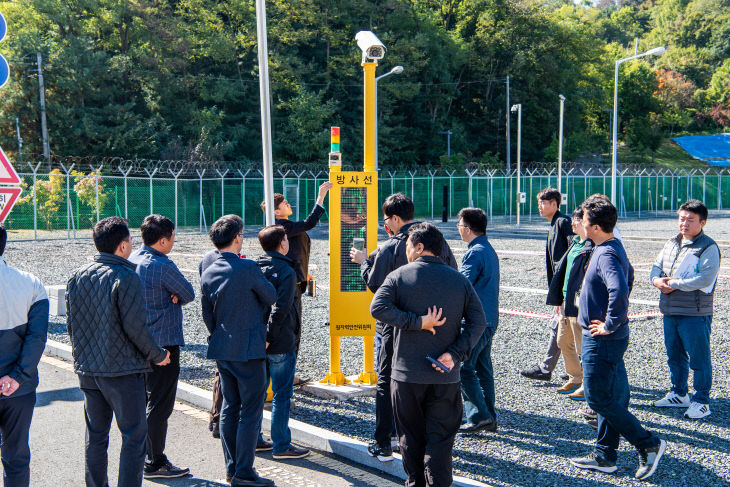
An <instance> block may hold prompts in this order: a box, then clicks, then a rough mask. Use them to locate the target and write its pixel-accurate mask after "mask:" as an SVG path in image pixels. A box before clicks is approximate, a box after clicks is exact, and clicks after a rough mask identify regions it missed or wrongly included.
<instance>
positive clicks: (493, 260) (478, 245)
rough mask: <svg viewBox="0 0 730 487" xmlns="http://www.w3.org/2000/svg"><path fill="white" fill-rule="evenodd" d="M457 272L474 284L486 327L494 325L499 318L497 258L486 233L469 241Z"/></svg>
mask: <svg viewBox="0 0 730 487" xmlns="http://www.w3.org/2000/svg"><path fill="white" fill-rule="evenodd" d="M459 272H461V273H462V274H463V275H464V276H465V277H466V278H467V279H469V282H471V285H472V286H474V290H475V291H476V293H477V296H479V300H480V301H481V302H482V307H483V308H484V315H485V316H486V317H487V327H496V326H497V322H498V320H499V258H498V257H497V252H495V251H494V248H492V245H491V244H490V243H489V240H487V236H486V235H480V236H479V237H477V238H475V239H474V240H472V241H471V242H469V249H468V250H467V251H466V253H465V254H464V258H463V259H462V260H461V266H459Z"/></svg>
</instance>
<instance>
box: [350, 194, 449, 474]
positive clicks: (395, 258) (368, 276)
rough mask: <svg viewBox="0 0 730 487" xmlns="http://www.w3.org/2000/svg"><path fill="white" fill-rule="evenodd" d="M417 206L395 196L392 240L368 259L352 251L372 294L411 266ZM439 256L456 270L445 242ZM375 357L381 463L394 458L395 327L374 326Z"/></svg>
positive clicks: (390, 213) (390, 201) (375, 447)
mask: <svg viewBox="0 0 730 487" xmlns="http://www.w3.org/2000/svg"><path fill="white" fill-rule="evenodd" d="M414 213H415V206H414V205H413V201H411V199H410V198H409V197H408V196H406V195H404V194H403V193H395V194H392V195H390V196H388V198H386V200H385V202H384V203H383V216H384V223H383V226H384V227H385V231H386V232H387V233H388V235H389V236H390V238H389V239H388V240H386V241H385V242H384V243H383V245H382V246H381V247H380V248H379V249H378V250H377V251H374V253H373V254H372V256H371V257H369V258H366V256H367V254H366V253H365V251H359V250H357V249H354V248H353V249H352V250H350V257H351V259H352V261H353V262H356V263H358V264H360V273H361V275H362V278H363V280H364V281H365V284H366V285H367V287H368V289H370V290H371V291H372V292H377V290H378V288H379V287H380V286H381V285H382V284H383V281H385V278H386V277H387V276H388V274H390V273H391V272H392V271H394V270H395V269H398V268H399V267H402V266H404V265H406V264H407V263H408V258H407V257H406V240H407V239H408V231H409V229H410V228H411V227H412V226H413V225H415V224H416V223H417V222H414V221H413V215H414ZM441 249H442V250H441V252H440V254H439V257H441V259H442V260H443V261H444V263H446V264H448V265H449V266H450V267H452V268H453V269H456V268H457V265H456V259H455V258H454V254H453V253H452V252H451V249H450V248H449V244H448V243H446V240H443V242H442V246H441ZM375 354H376V357H377V360H378V383H377V386H376V393H375V433H374V435H373V441H372V442H371V443H370V445H368V451H369V452H370V454H371V455H373V456H374V457H376V458H377V459H378V460H380V461H390V460H392V459H393V452H392V447H391V443H390V438H391V435H393V434H394V433H395V431H393V406H392V405H391V401H390V370H391V361H392V359H393V327H392V326H389V325H388V324H386V323H383V322H381V321H377V322H376V323H375Z"/></svg>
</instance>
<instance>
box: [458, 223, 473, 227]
mask: <svg viewBox="0 0 730 487" xmlns="http://www.w3.org/2000/svg"><path fill="white" fill-rule="evenodd" d="M456 228H471V227H470V226H469V225H462V224H461V223H457V224H456Z"/></svg>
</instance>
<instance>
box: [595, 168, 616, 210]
mask: <svg viewBox="0 0 730 487" xmlns="http://www.w3.org/2000/svg"><path fill="white" fill-rule="evenodd" d="M610 170H611V169H606V170H605V171H604V170H602V169H599V170H598V172H600V173H601V176H603V191H601V193H603V194H606V174H608V172H609V171H610ZM615 203H617V202H615Z"/></svg>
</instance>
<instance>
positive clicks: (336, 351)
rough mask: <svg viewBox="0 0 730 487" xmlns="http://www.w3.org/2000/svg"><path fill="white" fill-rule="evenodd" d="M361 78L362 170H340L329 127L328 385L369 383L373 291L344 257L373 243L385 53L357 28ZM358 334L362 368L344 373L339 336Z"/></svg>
mask: <svg viewBox="0 0 730 487" xmlns="http://www.w3.org/2000/svg"><path fill="white" fill-rule="evenodd" d="M355 40H356V41H357V45H358V46H359V47H360V49H361V50H362V68H363V72H364V76H365V80H364V89H365V93H364V97H363V99H364V102H363V121H364V130H363V133H364V159H363V163H364V164H363V170H362V172H345V171H342V153H341V152H340V129H339V127H332V129H331V134H330V135H331V147H330V150H331V152H330V154H329V169H330V181H331V182H332V183H333V184H334V187H333V188H332V190H330V195H329V215H330V228H329V238H330V242H329V243H330V303H329V304H330V306H329V308H330V316H329V329H330V369H329V372H328V373H327V375H326V377H325V378H324V379H322V380H321V381H320V382H321V383H324V384H329V385H344V384H347V383H354V384H359V385H375V384H376V383H377V375H376V373H375V320H374V319H373V317H372V316H371V315H370V302H371V301H372V299H373V293H372V292H370V290H369V289H368V288H367V287H366V286H365V282H364V281H363V280H362V277H361V276H360V266H359V265H358V264H355V263H353V262H350V249H351V248H352V247H355V248H358V249H359V250H365V252H366V253H369V252H370V251H373V250H375V248H376V247H377V245H378V173H377V171H376V168H375V68H376V67H377V66H378V60H379V59H383V56H385V46H384V45H383V43H382V42H380V39H378V38H377V37H376V36H375V34H373V33H372V32H369V31H362V32H358V33H357V35H356V36H355ZM343 336H356V337H359V336H361V337H363V371H362V372H361V373H360V375H359V376H355V377H352V378H350V379H347V378H345V376H344V374H343V373H342V371H341V368H340V359H341V357H340V338H341V337H343Z"/></svg>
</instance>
